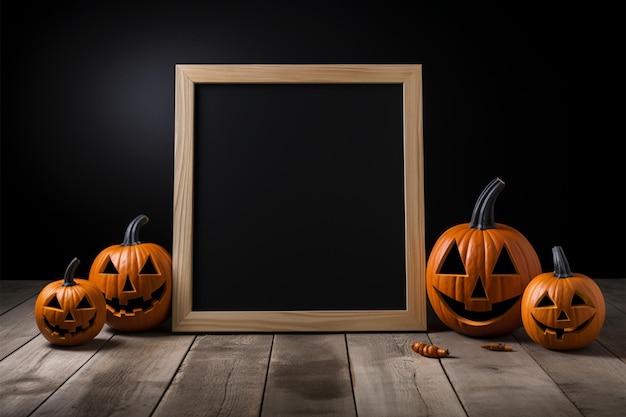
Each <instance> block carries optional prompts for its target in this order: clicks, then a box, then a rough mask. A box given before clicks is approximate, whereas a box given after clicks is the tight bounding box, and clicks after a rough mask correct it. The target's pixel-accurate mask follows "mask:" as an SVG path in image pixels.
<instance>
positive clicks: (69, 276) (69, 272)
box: [62, 258, 80, 287]
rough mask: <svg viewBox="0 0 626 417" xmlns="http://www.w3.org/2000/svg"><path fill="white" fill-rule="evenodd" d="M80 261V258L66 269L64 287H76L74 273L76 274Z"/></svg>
mask: <svg viewBox="0 0 626 417" xmlns="http://www.w3.org/2000/svg"><path fill="white" fill-rule="evenodd" d="M79 263H80V261H79V260H78V258H74V259H72V262H70V264H69V265H68V266H67V268H66V269H65V275H63V284H62V286H63V287H71V286H72V285H76V281H74V273H75V272H76V268H77V267H78V264H79Z"/></svg>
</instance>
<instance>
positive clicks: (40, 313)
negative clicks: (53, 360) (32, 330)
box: [35, 258, 106, 346]
mask: <svg viewBox="0 0 626 417" xmlns="http://www.w3.org/2000/svg"><path fill="white" fill-rule="evenodd" d="M78 264H80V261H79V260H78V259H77V258H74V259H73V260H72V261H71V262H70V264H69V265H68V267H67V269H66V270H65V275H64V278H63V279H61V280H58V281H54V282H51V283H50V284H48V285H46V286H45V287H44V288H43V289H42V290H41V291H40V292H39V295H38V296H37V300H35V321H36V322H37V327H38V328H39V331H40V332H41V334H42V335H43V337H45V338H46V339H48V341H49V342H50V343H52V344H55V345H59V346H75V345H80V344H83V343H85V342H88V341H90V340H91V339H93V338H94V337H96V336H97V335H98V333H100V330H102V327H103V326H104V323H105V320H106V304H105V303H104V298H103V297H102V293H101V292H100V289H99V288H98V287H96V286H95V285H93V284H92V283H90V282H89V281H87V280H85V279H80V278H74V273H75V272H76V268H77V267H78Z"/></svg>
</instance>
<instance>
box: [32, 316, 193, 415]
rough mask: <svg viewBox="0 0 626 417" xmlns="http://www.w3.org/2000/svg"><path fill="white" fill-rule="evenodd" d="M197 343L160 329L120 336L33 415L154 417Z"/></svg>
mask: <svg viewBox="0 0 626 417" xmlns="http://www.w3.org/2000/svg"><path fill="white" fill-rule="evenodd" d="M105 327H106V326H105ZM193 339H194V336H193V335H171V334H169V333H168V332H165V331H161V330H155V331H149V332H143V333H128V334H119V333H118V334H116V335H115V336H113V337H112V338H111V340H110V341H109V342H108V343H107V344H106V345H105V346H104V348H103V349H101V350H100V351H98V353H97V354H96V355H94V357H93V358H91V360H90V361H89V362H88V363H87V364H86V366H84V367H83V368H81V369H80V370H78V371H77V372H76V373H75V374H74V375H72V377H71V378H69V379H68V380H67V381H66V382H65V383H64V384H63V385H62V386H61V387H60V388H59V389H58V390H57V391H55V392H54V394H52V395H51V396H50V397H49V398H48V399H47V400H46V401H45V402H44V403H43V404H42V405H41V406H40V407H39V408H37V410H35V412H34V413H33V414H32V416H66V417H70V416H81V417H82V416H90V417H98V416H107V417H114V416H120V417H122V416H123V417H127V416H133V417H142V416H150V415H151V414H152V412H153V410H154V409H155V407H156V406H157V404H158V402H159V399H160V398H161V396H162V395H163V393H164V392H165V390H166V389H167V387H168V385H169V384H170V381H171V380H172V378H173V377H174V375H175V374H176V370H177V369H178V366H179V365H180V363H181V362H182V360H183V358H184V357H185V354H186V353H187V351H188V350H189V347H190V346H191V343H192V342H193ZM57 366H59V365H58V364H57Z"/></svg>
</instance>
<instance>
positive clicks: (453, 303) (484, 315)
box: [435, 288, 520, 321]
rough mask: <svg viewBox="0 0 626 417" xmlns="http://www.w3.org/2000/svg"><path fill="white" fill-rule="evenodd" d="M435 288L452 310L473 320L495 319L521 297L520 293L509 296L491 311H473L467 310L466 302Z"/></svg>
mask: <svg viewBox="0 0 626 417" xmlns="http://www.w3.org/2000/svg"><path fill="white" fill-rule="evenodd" d="M435 290H437V294H439V297H441V299H442V301H443V302H444V304H446V305H447V306H448V308H449V309H450V310H452V311H453V312H454V313H455V314H456V315H457V316H459V317H462V318H464V319H467V320H471V321H487V320H493V319H494V318H496V317H499V316H501V315H503V314H504V313H506V312H507V311H509V310H510V309H511V307H513V306H514V305H515V303H516V302H517V300H519V298H520V296H519V295H518V296H515V297H513V298H509V299H508V300H504V301H500V302H498V303H493V304H492V305H491V310H490V311H472V310H467V309H466V308H465V304H464V303H462V302H460V301H457V300H455V299H453V298H452V297H448V296H447V295H445V294H444V293H442V292H441V291H439V290H438V289H437V288H435Z"/></svg>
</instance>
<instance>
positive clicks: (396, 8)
mask: <svg viewBox="0 0 626 417" xmlns="http://www.w3.org/2000/svg"><path fill="white" fill-rule="evenodd" d="M427 3H428V5H427ZM550 3H551V4H546V3H545V2H544V3H541V2H537V3H532V2H531V3H528V2H519V3H518V4H512V3H510V2H507V3H506V5H502V4H499V3H495V2H494V4H490V5H476V4H475V3H473V2H462V3H461V2H460V3H459V5H454V4H452V3H447V2H396V1H391V0H387V1H380V2H379V1H370V2H330V1H317V2H310V3H304V2H276V1H266V2H241V1H239V2H238V1H229V2H188V1H185V0H179V1H172V2H169V3H166V2H160V3H156V2H115V1H106V2H105V1H92V2H43V3H41V4H37V5H36V6H32V5H30V4H29V3H28V2H24V1H15V0H12V1H3V2H2V39H1V42H2V45H1V46H2V178H1V179H2V200H1V203H2V225H1V226H2V246H1V250H2V253H1V257H0V259H1V268H2V271H1V278H2V279H43V280H52V279H58V278H60V277H61V276H62V274H63V271H64V270H65V268H66V266H67V265H68V263H69V262H70V260H71V259H72V258H73V257H74V256H76V257H78V258H79V259H81V261H82V263H81V265H79V267H78V270H77V276H78V277H81V276H86V275H87V273H88V268H89V265H90V263H91V261H92V260H93V258H94V257H95V256H96V254H97V253H98V252H99V251H100V250H102V249H103V248H105V247H107V246H109V245H112V244H118V243H121V241H122V239H123V234H124V230H125V228H126V226H127V224H128V222H130V220H132V219H133V218H134V217H135V216H137V215H138V214H140V213H144V214H146V215H147V216H148V217H149V218H150V222H149V223H148V224H147V225H146V226H144V227H143V228H142V232H141V239H142V240H143V241H150V242H155V243H159V244H161V245H162V246H164V247H165V248H167V249H168V250H171V241H172V204H173V201H172V194H173V175H174V173H173V142H174V94H175V88H174V71H175V65H176V64H177V63H201V64H210V63H419V64H422V65H423V95H424V108H423V110H424V157H425V176H424V182H425V199H426V202H425V204H426V213H425V214H426V249H427V251H430V249H431V247H432V245H433V243H434V241H435V240H436V239H437V237H438V236H439V235H440V234H441V233H442V232H443V231H444V230H445V229H447V228H448V227H451V226H453V225H456V224H459V223H464V222H467V221H469V217H470V215H471V211H472V208H473V205H474V202H475V199H476V197H477V196H478V194H479V193H480V191H481V190H482V188H483V187H484V186H485V185H486V184H487V183H488V182H489V181H490V180H491V179H493V178H494V177H496V176H497V177H500V178H502V179H503V180H504V181H505V182H506V187H505V189H504V190H503V191H502V193H501V194H500V196H499V197H498V201H497V203H496V208H495V217H496V221H497V222H499V223H505V224H508V225H510V226H513V227H515V228H517V229H518V230H520V231H521V232H522V233H523V234H524V235H525V236H526V237H527V238H528V239H529V240H530V241H531V243H532V244H533V245H534V247H535V249H536V250H537V253H538V254H539V257H540V259H541V262H542V266H543V269H544V270H545V271H549V270H552V257H551V248H552V246H554V245H560V246H563V248H564V250H565V253H566V256H567V257H568V259H569V262H570V265H571V267H572V270H573V271H574V272H580V273H584V274H586V275H589V276H591V277H597V278H604V277H607V278H611V277H624V276H626V268H625V257H624V255H625V252H626V250H625V233H624V232H625V222H624V220H625V217H626V214H625V213H626V211H625V204H624V191H625V176H626V175H625V174H626V173H625V169H624V167H625V166H624V156H625V148H624V142H625V141H624V139H625V136H624V75H625V73H624V51H625V50H624V8H623V4H617V3H616V4H615V5H612V6H610V7H609V6H604V7H606V8H603V6H597V5H594V6H588V5H576V6H574V5H573V4H571V3H568V2H556V4H554V2H550ZM433 4H436V5H433ZM409 5H411V7H410V8H409Z"/></svg>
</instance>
